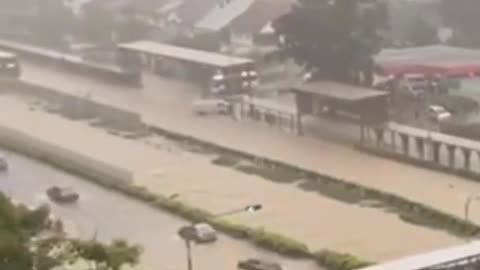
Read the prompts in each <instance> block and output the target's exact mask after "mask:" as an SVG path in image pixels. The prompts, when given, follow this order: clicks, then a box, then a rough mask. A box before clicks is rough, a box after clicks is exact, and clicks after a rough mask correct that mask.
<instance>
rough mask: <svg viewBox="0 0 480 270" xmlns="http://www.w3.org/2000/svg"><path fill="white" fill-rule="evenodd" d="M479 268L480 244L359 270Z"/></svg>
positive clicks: (437, 251) (458, 269)
mask: <svg viewBox="0 0 480 270" xmlns="http://www.w3.org/2000/svg"><path fill="white" fill-rule="evenodd" d="M479 266H480V242H479V241H475V242H471V243H468V244H464V245H460V246H455V247H451V248H446V249H441V250H435V251H432V252H427V253H423V254H419V255H414V256H410V257H405V258H402V259H398V260H394V261H390V262H386V263H382V264H378V265H374V266H370V267H366V268H362V269H359V270H434V269H435V270H464V269H478V267H479Z"/></svg>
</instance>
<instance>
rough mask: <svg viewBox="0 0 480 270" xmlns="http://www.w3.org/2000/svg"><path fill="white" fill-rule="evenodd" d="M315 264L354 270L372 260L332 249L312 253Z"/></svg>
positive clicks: (338, 269)
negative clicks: (364, 259)
mask: <svg viewBox="0 0 480 270" xmlns="http://www.w3.org/2000/svg"><path fill="white" fill-rule="evenodd" d="M313 256H314V258H315V261H316V262H317V264H318V265H319V266H321V267H324V268H327V269H329V270H354V269H358V268H362V267H367V266H369V265H372V264H373V263H372V262H368V261H363V260H360V259H358V258H357V257H355V256H353V255H350V254H346V253H339V252H336V251H332V250H321V251H318V252H315V254H314V255H313Z"/></svg>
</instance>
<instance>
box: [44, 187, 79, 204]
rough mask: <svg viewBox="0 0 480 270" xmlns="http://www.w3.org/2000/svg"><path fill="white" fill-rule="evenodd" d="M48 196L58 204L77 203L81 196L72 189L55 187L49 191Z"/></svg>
mask: <svg viewBox="0 0 480 270" xmlns="http://www.w3.org/2000/svg"><path fill="white" fill-rule="evenodd" d="M47 196H48V198H50V200H52V201H54V202H56V203H75V202H77V201H78V199H79V198H80V195H79V194H78V193H77V192H75V191H74V190H72V189H70V188H61V187H57V186H53V187H51V188H49V189H47Z"/></svg>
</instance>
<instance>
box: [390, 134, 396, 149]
mask: <svg viewBox="0 0 480 270" xmlns="http://www.w3.org/2000/svg"><path fill="white" fill-rule="evenodd" d="M396 137H397V133H396V132H395V131H393V130H390V146H391V147H392V150H393V151H394V152H396V150H397V140H396Z"/></svg>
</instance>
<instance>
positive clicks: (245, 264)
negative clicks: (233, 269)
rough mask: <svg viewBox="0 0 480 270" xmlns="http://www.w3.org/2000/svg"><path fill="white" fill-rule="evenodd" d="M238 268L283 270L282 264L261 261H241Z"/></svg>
mask: <svg viewBox="0 0 480 270" xmlns="http://www.w3.org/2000/svg"><path fill="white" fill-rule="evenodd" d="M237 267H238V269H242V270H282V267H281V266H280V264H278V263H276V262H270V261H266V260H261V259H246V260H243V261H239V262H238V264H237Z"/></svg>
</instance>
